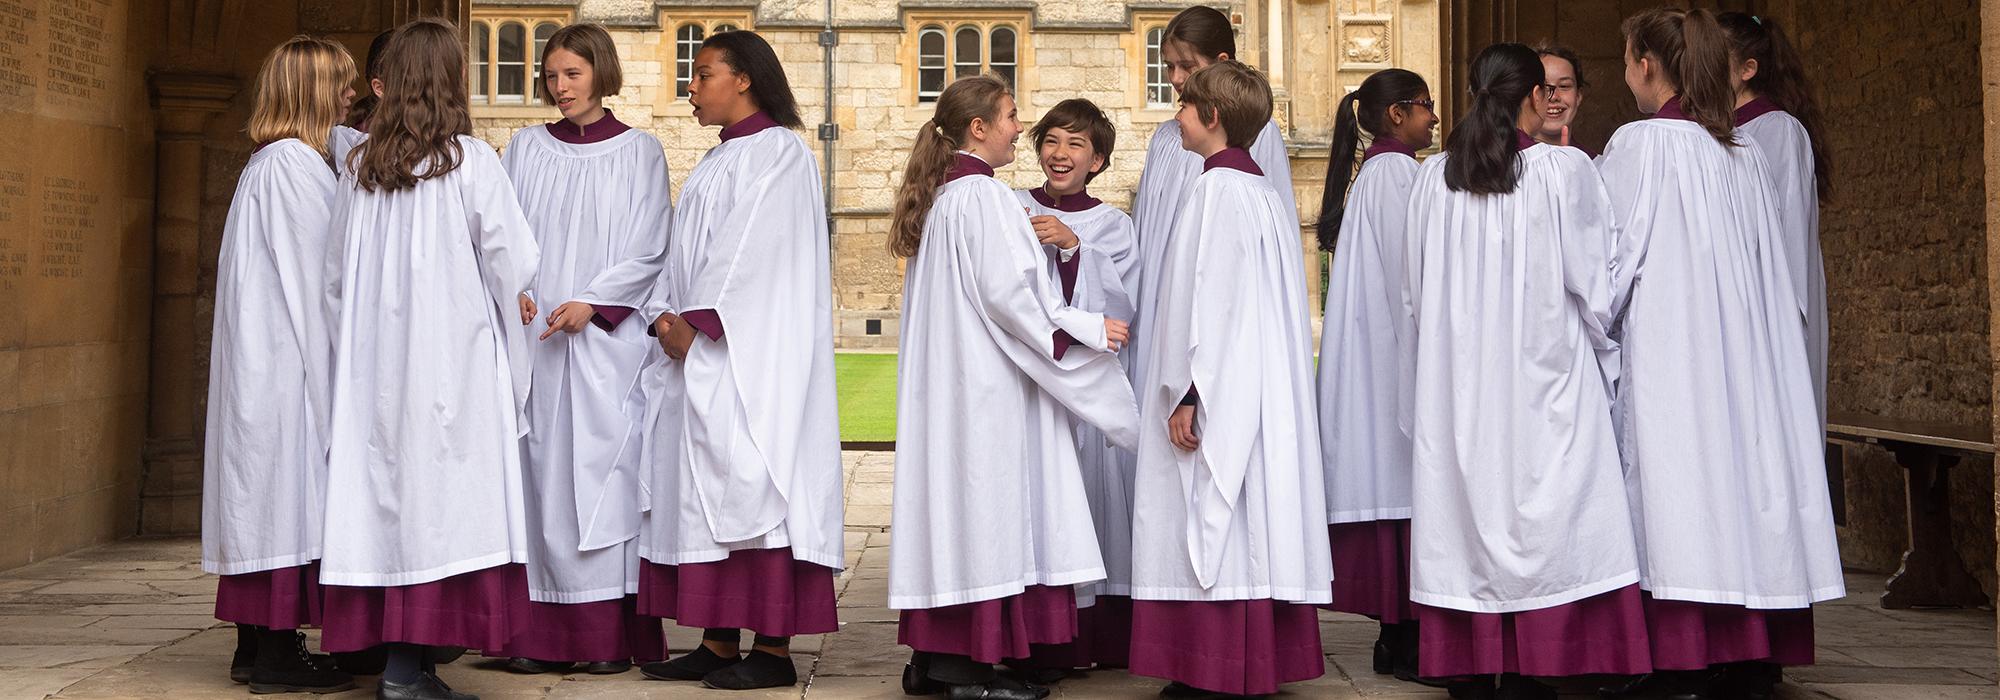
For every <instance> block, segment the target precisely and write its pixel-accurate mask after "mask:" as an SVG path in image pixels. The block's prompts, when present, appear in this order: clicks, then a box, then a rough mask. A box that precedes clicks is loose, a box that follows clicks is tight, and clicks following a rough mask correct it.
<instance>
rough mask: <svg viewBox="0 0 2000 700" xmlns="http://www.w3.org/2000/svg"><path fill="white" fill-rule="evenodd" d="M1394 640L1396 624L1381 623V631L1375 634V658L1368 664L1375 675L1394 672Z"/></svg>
mask: <svg viewBox="0 0 2000 700" xmlns="http://www.w3.org/2000/svg"><path fill="white" fill-rule="evenodd" d="M1396 641H1397V640H1396V626H1395V625H1382V633H1381V634H1379V635H1376V636H1375V658H1374V659H1373V663H1371V664H1370V665H1369V666H1370V668H1371V670H1373V671H1375V675H1378V676H1386V675H1389V674H1391V673H1395V672H1396Z"/></svg>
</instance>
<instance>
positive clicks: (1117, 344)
mask: <svg viewBox="0 0 2000 700" xmlns="http://www.w3.org/2000/svg"><path fill="white" fill-rule="evenodd" d="M1131 337H1132V325H1131V324H1129V323H1126V322H1124V321H1120V320H1118V319H1115V318H1112V317H1110V316H1106V317H1104V344H1105V345H1109V346H1111V351H1112V352H1118V351H1119V350H1121V349H1123V348H1124V347H1125V341H1126V340H1127V339H1129V338H1131Z"/></svg>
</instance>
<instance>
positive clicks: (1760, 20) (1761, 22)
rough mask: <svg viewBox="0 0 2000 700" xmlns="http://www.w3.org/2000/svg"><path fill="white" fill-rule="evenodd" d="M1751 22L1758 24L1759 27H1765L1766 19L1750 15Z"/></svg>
mask: <svg viewBox="0 0 2000 700" xmlns="http://www.w3.org/2000/svg"><path fill="white" fill-rule="evenodd" d="M1750 21H1752V22H1756V23H1757V26H1759V27H1762V26H1764V18H1763V17H1759V16H1757V15H1750Z"/></svg>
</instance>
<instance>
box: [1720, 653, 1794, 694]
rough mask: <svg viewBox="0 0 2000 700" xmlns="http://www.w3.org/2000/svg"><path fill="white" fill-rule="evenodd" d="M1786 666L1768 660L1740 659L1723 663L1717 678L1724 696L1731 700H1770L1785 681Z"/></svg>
mask: <svg viewBox="0 0 2000 700" xmlns="http://www.w3.org/2000/svg"><path fill="white" fill-rule="evenodd" d="M1784 680H1785V671H1784V668H1783V667H1781V666H1779V665H1777V664H1774V663H1770V662H1767V661H1739V662H1736V663H1730V664H1723V665H1722V675H1721V677H1720V678H1718V679H1717V683H1718V685H1719V690H1720V691H1721V694H1722V695H1723V696H1726V697H1728V698H1730V699H1731V700H1770V699H1771V698H1773V697H1776V696H1777V693H1778V684H1779V683H1782V682H1784Z"/></svg>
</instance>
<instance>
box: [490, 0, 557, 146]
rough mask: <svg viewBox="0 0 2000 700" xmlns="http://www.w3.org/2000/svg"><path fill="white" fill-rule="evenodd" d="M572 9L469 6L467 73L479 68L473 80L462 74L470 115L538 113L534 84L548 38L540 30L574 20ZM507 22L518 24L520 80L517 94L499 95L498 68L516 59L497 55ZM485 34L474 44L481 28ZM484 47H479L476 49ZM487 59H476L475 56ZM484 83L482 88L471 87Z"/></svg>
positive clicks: (541, 110)
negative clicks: (519, 28) (519, 34)
mask: <svg viewBox="0 0 2000 700" xmlns="http://www.w3.org/2000/svg"><path fill="white" fill-rule="evenodd" d="M575 21H576V19H575V13H574V10H572V9H570V8H561V7H506V6H499V7H493V6H484V5H482V6H478V7H474V8H473V10H472V17H471V19H470V21H469V24H470V26H469V27H467V31H466V33H465V34H466V43H467V47H466V48H467V56H466V58H467V59H468V60H467V68H468V71H482V69H483V73H484V75H482V76H480V77H479V78H472V77H469V76H468V78H467V85H466V90H467V96H468V97H469V98H470V102H471V107H472V111H473V114H472V116H473V118H475V119H476V118H481V117H508V116H542V115H543V114H544V112H545V111H546V105H543V104H542V101H541V98H539V97H537V96H536V95H535V84H536V83H537V82H540V80H541V76H540V75H538V74H539V73H540V72H541V65H542V56H541V53H542V52H541V47H542V46H543V45H544V44H546V43H547V41H548V36H547V35H545V34H543V33H542V32H541V31H540V30H541V29H543V28H544V27H546V28H547V29H548V33H550V34H553V33H554V32H555V30H556V29H559V28H561V27H563V26H566V25H569V24H571V23H573V22H575ZM509 25H514V26H519V27H521V38H522V42H521V43H522V47H521V48H522V52H523V55H522V56H521V57H520V60H519V61H518V63H519V64H520V66H521V72H522V76H521V77H522V80H521V88H522V91H521V93H520V94H506V95H502V94H500V66H501V64H503V63H507V64H512V63H516V61H504V60H502V59H505V58H507V57H505V56H501V55H500V32H501V30H502V28H504V27H507V26H509ZM482 31H483V32H484V33H485V36H484V38H485V46H483V47H482V46H479V45H478V42H479V40H480V39H481V32H482ZM482 49H484V51H482ZM482 56H484V57H486V58H488V60H486V61H483V62H482V61H481V60H480V59H481V57H482ZM482 84H483V86H484V88H485V89H484V90H476V89H474V88H476V87H479V86H482Z"/></svg>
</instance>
